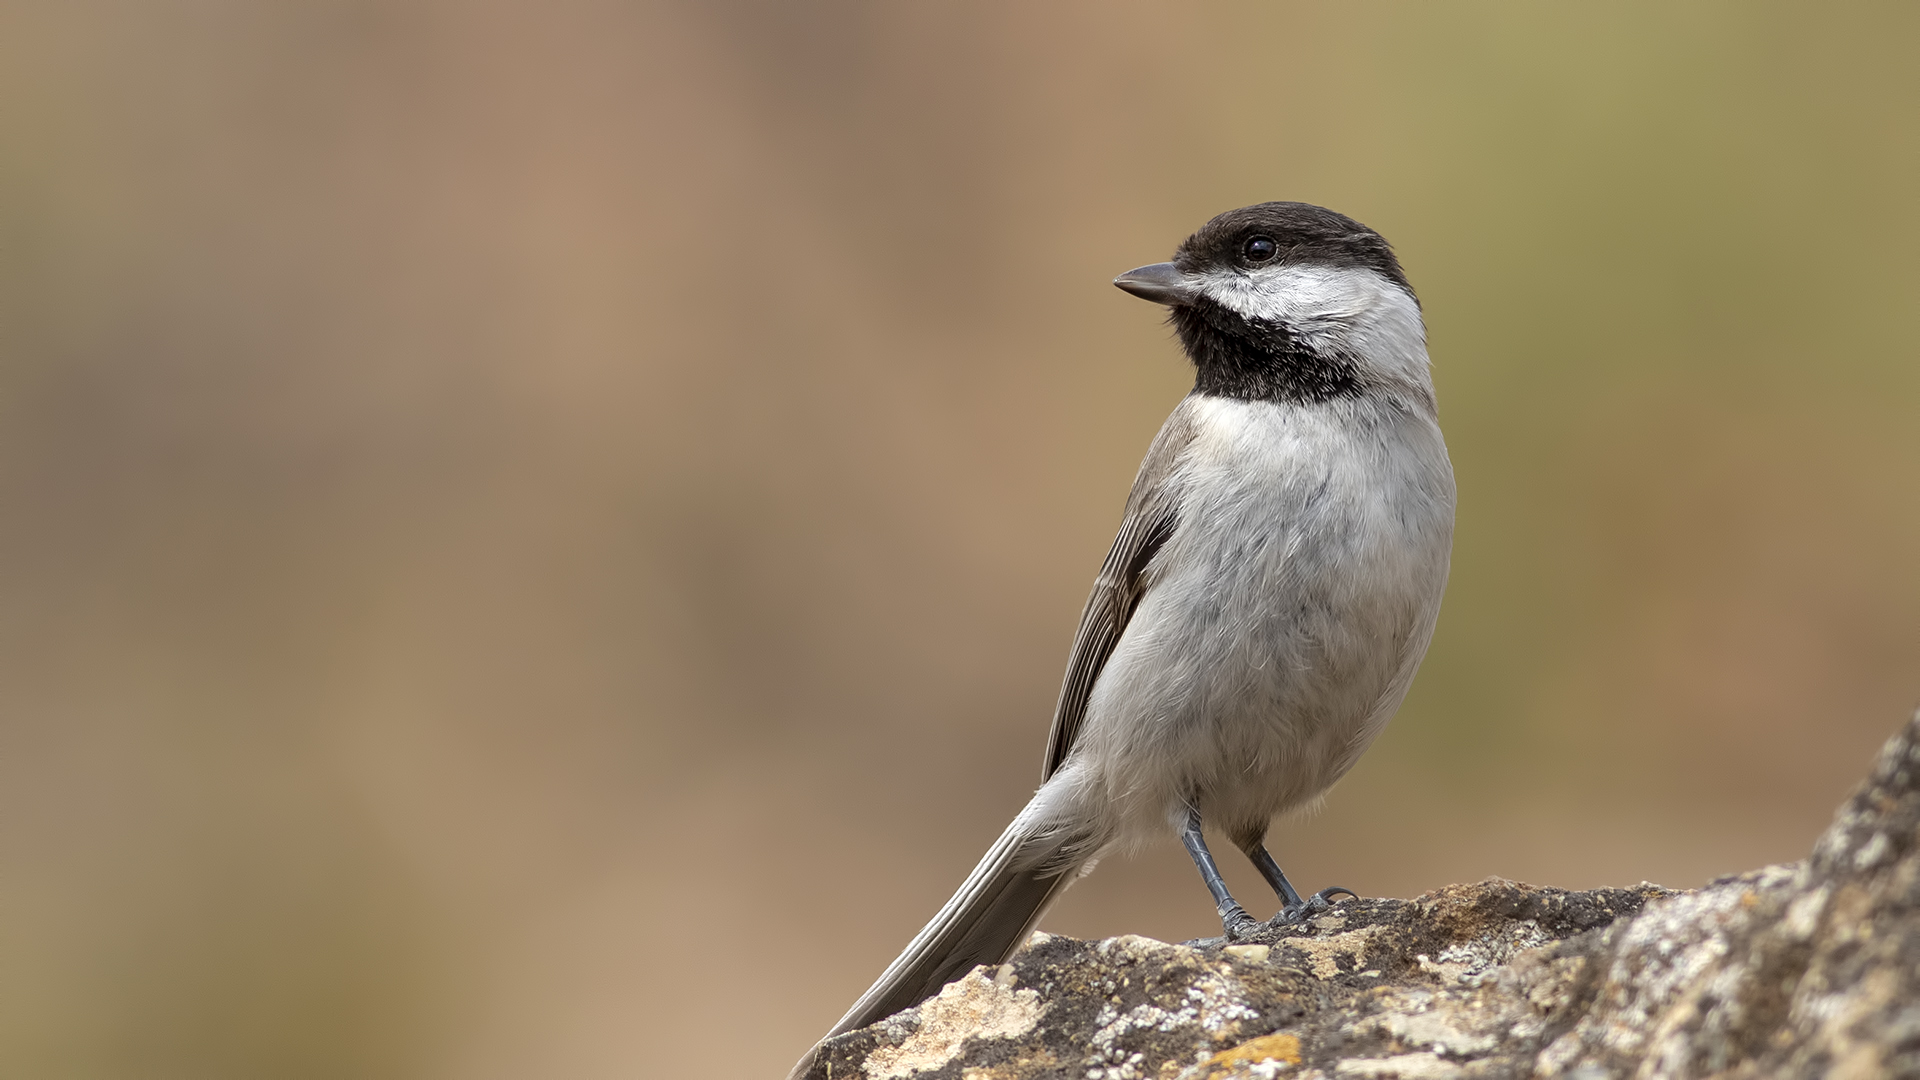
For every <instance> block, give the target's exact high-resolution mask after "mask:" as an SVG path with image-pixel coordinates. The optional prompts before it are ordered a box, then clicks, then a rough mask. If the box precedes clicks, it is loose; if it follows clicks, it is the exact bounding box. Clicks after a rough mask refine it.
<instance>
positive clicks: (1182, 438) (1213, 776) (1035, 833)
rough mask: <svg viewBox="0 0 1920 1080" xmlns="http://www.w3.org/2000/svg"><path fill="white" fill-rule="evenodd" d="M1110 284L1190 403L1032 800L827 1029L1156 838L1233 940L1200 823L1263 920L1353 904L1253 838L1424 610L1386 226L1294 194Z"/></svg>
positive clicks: (1447, 543)
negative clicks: (1174, 337) (1152, 333)
mask: <svg viewBox="0 0 1920 1080" xmlns="http://www.w3.org/2000/svg"><path fill="white" fill-rule="evenodd" d="M1113 283H1114V284H1115V285H1117V286H1119V287H1120V288H1122V289H1124V290H1126V291H1127V292H1129V293H1132V294H1133V295H1135V296H1138V297H1142V298H1143V299H1147V300H1151V301H1153V302H1155V303H1157V304H1164V305H1166V306H1167V308H1168V310H1169V313H1170V320H1171V322H1172V323H1173V326H1174V329H1175V331H1176V332H1177V333H1178V335H1179V338H1180V344H1181V345H1182V346H1183V347H1184V348H1185V349H1186V353H1187V357H1188V359H1190V360H1192V361H1193V365H1194V367H1195V369H1196V372H1197V374H1196V376H1195V379H1194V384H1193V392H1192V393H1190V394H1188V395H1187V397H1186V399H1185V400H1183V401H1181V402H1180V404H1179V405H1178V406H1177V407H1176V408H1175V409H1174V410H1173V415H1172V416H1169V417H1168V418H1167V422H1166V424H1165V426H1163V427H1162V428H1161V429H1160V434H1159V435H1158V436H1157V437H1156V438H1155V439H1154V440H1153V445H1152V446H1151V447H1150V448H1149V449H1148V450H1147V457H1146V460H1145V461H1144V462H1142V463H1141V465H1140V473H1139V475H1138V477H1137V478H1136V479H1135V480H1134V482H1133V492H1132V494H1130V495H1129V496H1128V497H1127V507H1126V514H1125V516H1124V517H1123V518H1122V519H1121V522H1120V534H1119V536H1118V537H1116V538H1115V539H1114V542H1113V550H1112V552H1111V553H1109V554H1108V555H1107V561H1106V564H1105V565H1104V566H1102V567H1101V569H1100V576H1099V577H1098V578H1096V579H1095V581H1094V585H1093V595H1092V596H1091V597H1090V598H1088V600H1087V607H1086V612H1085V614H1083V615H1082V616H1081V619H1080V632H1079V634H1078V635H1077V636H1076V637H1075V638H1074V642H1073V652H1072V655H1071V658H1070V659H1069V661H1068V663H1067V675H1066V681H1065V684H1064V685H1063V686H1062V687H1061V691H1060V701H1059V705H1058V707H1057V708H1056V709H1055V711H1054V718H1053V732H1052V734H1051V735H1050V736H1049V737H1048V739H1047V753H1046V761H1045V765H1044V768H1043V769H1042V772H1041V780H1042V783H1041V785H1040V789H1039V790H1038V791H1037V792H1035V794H1034V796H1033V799H1032V800H1031V801H1030V802H1028V803H1027V806H1026V808H1025V809H1024V810H1022V811H1021V812H1020V814H1019V816H1018V817H1016V818H1014V820H1013V824H1011V825H1009V826H1007V830H1006V832H1004V833H1002V834H1001V836H1000V839H999V840H998V841H997V842H996V843H995V844H994V845H993V847H992V849H991V850H989V851H988V852H987V854H986V857H985V858H983V859H981V860H980V864H979V865H978V866H977V867H975V868H974V871H973V873H972V875H970V876H969V877H968V878H967V880H966V882H965V884H963V885H961V886H960V891H959V892H957V893H955V894H954V896H953V899H951V900H949V901H947V904H946V906H945V907H943V908H941V909H940V913H939V914H938V915H935V916H934V918H933V921H932V922H930V923H928V924H927V926H926V928H925V929H923V930H921V931H920V933H919V935H918V936H917V937H915V938H914V939H913V942H912V943H911V944H910V945H908V946H907V949H906V951H905V952H904V953H902V954H901V955H900V958H899V959H897V960H895V961H894V962H893V964H892V965H891V966H890V967H888V968H887V970H886V972H885V973H884V974H882V975H881V976H880V979H879V981H877V982H875V983H874V984H873V987H872V989H870V990H868V991H867V992H866V994H865V995H864V996H862V997H861V998H860V1000H859V1001H857V1002H855V1003H854V1006H853V1008H852V1009H850V1010H848V1012H847V1014H846V1015H845V1016H844V1017H842V1018H841V1019H840V1022H839V1023H837V1024H835V1025H834V1027H833V1030H832V1031H831V1032H829V1033H828V1036H827V1037H829V1038H831V1037H832V1036H834V1035H838V1034H840V1033H842V1032H845V1031H851V1030H853V1029H854V1028H858V1027H864V1026H866V1025H868V1024H871V1023H873V1022H874V1021H876V1020H879V1019H881V1018H882V1017H885V1016H888V1015H890V1014H892V1013H894V1012H897V1011H899V1010H901V1009H905V1008H908V1007H909V1006H912V1005H916V1004H918V1003H919V1002H921V1001H923V1000H925V999H926V998H928V997H930V996H932V995H933V994H935V993H937V992H938V991H939V990H940V988H941V987H942V986H943V985H945V984H946V983H947V982H948V981H949V980H951V979H954V978H957V977H959V976H960V975H963V974H965V973H966V972H968V971H969V970H971V969H972V968H973V967H974V966H975V965H977V964H999V963H1001V962H1003V961H1005V960H1006V959H1007V957H1008V956H1009V955H1011V954H1012V953H1013V951H1014V950H1015V949H1016V948H1018V947H1019V946H1020V944H1021V943H1022V942H1023V941H1025V940H1026V939H1027V936H1028V934H1029V933H1031V932H1032V930H1033V928H1034V925H1035V924H1036V923H1038V922H1039V920H1040V917H1041V915H1042V914H1044V913H1045V912H1046V910H1047V908H1048V907H1049V906H1050V905H1051V904H1052V903H1053V902H1054V901H1055V900H1056V899H1058V898H1059V896H1060V894H1061V893H1062V892H1063V891H1065V889H1066V888H1067V886H1068V884H1070V883H1071V882H1072V881H1073V880H1074V879H1075V878H1077V877H1079V876H1081V875H1082V874H1083V873H1085V872H1086V871H1088V870H1090V869H1091V868H1092V866H1093V864H1094V862H1095V861H1097V860H1098V859H1099V858H1101V857H1102V856H1103V855H1106V854H1107V853H1109V852H1113V851H1116V850H1127V849H1133V848H1137V847H1139V846H1141V845H1142V844H1144V843H1145V842H1146V841H1148V840H1150V839H1153V838H1155V837H1158V836H1161V835H1164V834H1165V833H1166V832H1168V831H1172V832H1174V833H1176V834H1178V835H1179V837H1180V839H1181V841H1182V842H1183V843H1184V844H1185V845H1186V849H1187V852H1188V853H1189V854H1190V855H1192V856H1193V861H1194V863H1195V864H1196V865H1197V866H1198V867H1199V869H1200V876H1201V878H1202V879H1203V880H1204V881H1205V882H1206V886H1207V889H1208V891H1210V892H1211V893H1212V894H1213V900H1214V905H1215V907H1216V908H1217V910H1218V911H1219V913H1220V920H1221V925H1222V927H1223V929H1224V930H1225V932H1226V936H1227V938H1228V939H1234V938H1236V937H1240V936H1244V935H1245V934H1246V933H1247V932H1248V931H1251V930H1253V929H1255V928H1256V927H1258V926H1259V925H1260V923H1259V922H1257V921H1256V920H1255V919H1254V918H1253V917H1252V916H1250V915H1248V914H1247V912H1246V911H1245V909H1243V908H1242V907H1241V906H1240V905H1239V904H1238V903H1236V902H1235V901H1234V899H1233V897H1232V896H1231V895H1229V894H1228V892H1227V887H1226V884H1225V882H1223V881H1222V880H1221V878H1220V871H1219V868H1218V867H1217V866H1216V865H1215V864H1214V861H1213V856H1212V854H1211V853H1209V852H1208V850H1207V844H1206V841H1205V839H1204V838H1203V837H1202V835H1201V824H1202V822H1209V823H1211V824H1212V825H1213V826H1214V828H1215V829H1217V830H1218V831H1219V832H1221V833H1223V834H1225V836H1226V837H1227V838H1228V839H1230V840H1232V841H1233V843H1234V846H1236V847H1238V848H1239V849H1240V850H1241V851H1242V852H1244V853H1245V854H1246V856H1247V857H1248V858H1249V859H1251V860H1252V861H1253V865H1254V866H1255V867H1256V868H1258V869H1259V871H1260V874H1261V876H1262V877H1264V878H1265V879H1266V881H1267V883H1268V884H1269V885H1271V886H1272V887H1273V889H1274V892H1275V893H1277V894H1278V896H1279V899H1280V903H1281V909H1280V913H1279V914H1278V915H1277V916H1276V917H1275V921H1276V922H1292V921H1297V920H1299V919H1301V918H1303V917H1305V916H1306V915H1308V914H1310V913H1311V912H1313V911H1315V910H1319V909H1324V908H1325V907H1326V906H1327V904H1328V897H1329V896H1330V895H1333V894H1335V893H1341V892H1347V891H1348V890H1345V889H1327V890H1324V891H1323V892H1320V893H1317V894H1315V895H1314V896H1312V897H1310V898H1308V899H1305V900H1303V899H1302V898H1301V897H1300V894H1299V893H1298V892H1296V891H1295V890H1294V887H1293V885H1292V884H1291V883H1290V882H1288V881H1287V877H1286V875H1285V874H1283V873H1281V871H1280V867H1279V865H1278V864H1277V863H1275V862H1274V860H1273V856H1272V855H1270V854H1268V852H1267V849H1266V843H1265V840H1266V835H1267V828H1268V826H1269V824H1270V823H1271V822H1272V820H1273V818H1274V817H1276V816H1277V815H1279V814H1281V813H1284V812H1286V811H1288V810H1291V809H1294V808H1296V807H1300V806H1304V805H1307V804H1311V803H1313V802H1314V801H1315V800H1317V799H1318V798H1319V797H1320V796H1321V795H1322V794H1323V793H1325V792H1326V790H1327V789H1328V788H1329V787H1331V786H1332V785H1333V783H1334V782H1335V781H1336V780H1338V779H1340V777H1341V776H1342V775H1343V774H1345V773H1346V771H1347V770H1348V769H1350V768H1352V767H1353V764H1354V762H1355V761H1357V760H1358V759H1359V757H1360V755H1361V753H1362V752H1364V751H1365V750H1366V748H1367V746H1368V744H1370V743H1372V742H1373V739H1374V737H1375V736H1377V735H1378V734H1380V731H1381V729H1382V728H1384V727H1385V726H1386V723H1387V720H1388V718H1390V717H1391V716H1392V715H1393V713H1394V710H1395V709H1397V708H1398V707H1399V705H1400V701H1401V699H1402V698H1403V697H1404V696H1405V695H1406V692H1407V686H1408V684H1409V683H1411V682H1412V681H1413V674H1414V670H1415V669H1416V668H1417V667H1419V664H1420V658H1421V656H1422V655H1423V654H1425V652H1426V650H1427V642H1428V639H1429V638H1430V637H1431V636H1432V634H1433V625H1434V620H1435V618H1436V617H1437V616H1438V615H1439V612H1440V594H1441V592H1442V591H1443V590H1444V589H1445V587H1446V583H1447V562H1448V557H1449V554H1450V552H1451V550H1452V545H1453V508H1454V487H1453V469H1452V466H1451V465H1450V464H1449V463H1448V460H1447V448H1446V444H1445V443H1444V442H1443V441H1442V440H1441V437H1440V425H1439V422H1438V418H1437V415H1436V413H1435V406H1434V395H1433V381H1432V379H1431V377H1430V375H1429V373H1428V366H1427V348H1426V329H1425V326H1424V324H1423V323H1422V322H1421V318H1420V303H1419V301H1418V300H1417V299H1416V298H1415V297H1414V293H1413V286H1411V285H1409V284H1408V283H1407V277H1406V274H1405V273H1404V272H1402V271H1401V269H1400V263H1399V261H1398V260H1397V259H1395V258H1394V254H1393V249H1392V248H1391V247H1389V246H1388V244H1387V242H1386V240H1384V239H1382V238H1381V236H1380V234H1378V233H1376V232H1374V231H1373V230H1372V229H1369V228H1367V227H1366V226H1364V225H1362V224H1360V223H1359V222H1357V221H1354V220H1353V219H1352V218H1349V217H1346V216H1344V215H1341V214H1337V213H1334V212H1333V211H1331V210H1326V209H1322V208H1321V207H1318V206H1309V205H1307V204H1305V203H1291V202H1269V203H1261V204H1259V205H1257V206H1248V207H1243V208H1242V209H1239V210H1231V211H1228V212H1227V213H1224V214H1221V215H1220V216H1219V217H1216V218H1214V219H1213V220H1212V221H1209V222H1207V224H1206V225H1205V226H1203V227H1202V228H1201V229H1200V231H1199V232H1196V233H1194V234H1193V235H1192V236H1190V237H1188V238H1187V240H1186V242H1185V243H1183V244H1181V245H1180V248H1179V250H1178V251H1177V252H1175V254H1174V258H1173V261H1172V262H1167V263H1155V264H1154V265H1152V266H1143V267H1141V268H1139V269H1138V270H1130V271H1128V272H1126V273H1124V274H1121V275H1120V276H1119V277H1117V278H1115V279H1114V281H1113ZM812 1058H813V1055H812V1054H809V1055H808V1057H807V1058H806V1059H803V1060H802V1061H801V1063H800V1065H799V1066H797V1067H796V1068H795V1070H794V1074H793V1075H794V1076H795V1077H798V1076H800V1075H802V1074H804V1072H805V1071H806V1069H807V1067H808V1066H809V1064H810V1063H811V1061H812Z"/></svg>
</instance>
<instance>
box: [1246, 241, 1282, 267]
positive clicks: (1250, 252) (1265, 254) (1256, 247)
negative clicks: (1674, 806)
mask: <svg viewBox="0 0 1920 1080" xmlns="http://www.w3.org/2000/svg"><path fill="white" fill-rule="evenodd" d="M1279 251H1280V245H1279V244H1276V243H1274V242H1273V238H1272V237H1270V236H1256V237H1254V238H1253V239H1251V240H1248V241H1247V246H1246V254H1247V261H1248V262H1266V261H1267V260H1268V259H1271V258H1273V257H1274V255H1276V254H1277V253H1278V252H1279Z"/></svg>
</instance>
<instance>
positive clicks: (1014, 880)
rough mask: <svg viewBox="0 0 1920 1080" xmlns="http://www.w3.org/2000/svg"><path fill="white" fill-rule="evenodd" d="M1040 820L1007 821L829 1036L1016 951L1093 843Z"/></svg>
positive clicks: (809, 1058) (803, 1067)
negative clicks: (942, 903) (953, 890)
mask: <svg viewBox="0 0 1920 1080" xmlns="http://www.w3.org/2000/svg"><path fill="white" fill-rule="evenodd" d="M1032 809H1033V808H1032V807H1029V810H1030V811H1031V810H1032ZM1033 818H1034V815H1033V814H1031V813H1022V814H1021V815H1020V816H1019V817H1017V818H1015V819H1014V822H1013V824H1011V825H1009V826H1007V831H1006V832H1004V833H1001V834H1000V839H999V840H997V841H995V842H994V845H993V847H992V848H989V849H988V851H987V853H986V855H985V856H984V857H982V858H981V860H980V864H979V865H978V866H975V867H974V868H973V873H972V874H969V875H968V876H967V880H966V882H965V883H963V884H962V885H961V886H960V889H959V891H958V892H956V893H954V894H953V899H951V900H948V901H947V903H946V906H945V907H942V908H941V909H940V913H939V914H938V915H935V916H934V917H933V921H932V922H929V923H928V924H927V925H926V926H925V927H924V928H923V929H922V930H921V931H920V933H919V934H917V935H915V936H914V939H913V941H912V942H911V943H909V944H908V945H907V948H906V951H905V952H903V953H901V954H900V956H899V958H898V959H896V960H894V962H893V963H892V964H889V965H888V966H887V970H886V971H884V972H882V973H881V975H880V978H879V979H878V980H876V981H875V982H874V984H873V986H872V987H871V988H869V989H868V990H867V992H866V993H865V994H862V995H861V997H860V1000H859V1001H856V1002H854V1004H853V1008H851V1009H849V1010H847V1014H846V1015H845V1016H843V1017H841V1018H840V1022H839V1023H837V1024H835V1025H833V1030H831V1031H829V1032H827V1034H826V1035H825V1036H824V1037H823V1040H822V1041H824V1040H825V1039H831V1038H833V1037H834V1036H835V1035H839V1034H842V1033H844V1032H848V1031H852V1030H854V1029H855V1028H862V1027H866V1026H867V1025H868V1024H871V1023H873V1022H874V1021H876V1020H880V1019H882V1018H884V1017H887V1016H891V1015H893V1014H894V1013H896V1012H899V1011H900V1010H902V1009H906V1008H911V1007H912V1006H914V1005H918V1004H920V1003H921V1002H922V1001H925V1000H926V999H927V998H930V997H932V996H933V995H935V994H937V993H939V992H940V988H941V987H943V986H945V985H946V984H947V983H949V982H952V981H953V980H954V979H957V978H959V977H960V976H962V975H964V974H966V973H967V972H969V971H971V970H973V969H974V967H975V966H977V965H980V964H999V963H1002V962H1004V961H1005V960H1006V959H1007V957H1009V956H1011V955H1013V952H1014V950H1016V949H1018V948H1019V947H1020V945H1021V943H1022V942H1024V941H1026V939H1027V936H1028V935H1029V934H1031V933H1032V932H1033V928H1034V926H1035V924H1037V923H1038V922H1039V921H1040V916H1042V915H1044V914H1045V913H1046V910H1047V908H1048V907H1049V906H1051V905H1052V903H1053V901H1054V900H1055V899H1057V898H1058V897H1059V895H1060V894H1061V893H1062V892H1063V891H1065V890H1066V887H1067V886H1068V885H1069V884H1071V883H1072V881H1073V879H1074V878H1075V877H1076V876H1077V874H1076V873H1075V871H1076V870H1077V869H1078V865H1077V864H1078V863H1080V862H1083V861H1084V852H1085V848H1086V843H1085V838H1084V837H1078V836H1075V835H1072V834H1070V833H1067V832H1064V831H1062V830H1060V829H1058V828H1049V827H1046V826H1045V825H1037V824H1036V823H1035V821H1034V820H1033ZM817 1052H818V1047H817V1046H816V1047H815V1049H814V1050H812V1051H809V1052H808V1053H807V1055H806V1056H805V1057H803V1058H801V1059H800V1063H799V1064H797V1065H795V1066H794V1069H793V1072H792V1073H791V1074H790V1075H789V1078H788V1080H799V1078H800V1077H803V1076H805V1075H806V1072H807V1070H808V1069H809V1068H810V1067H811V1066H812V1064H813V1060H814V1055H815V1054H816V1053H817Z"/></svg>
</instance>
